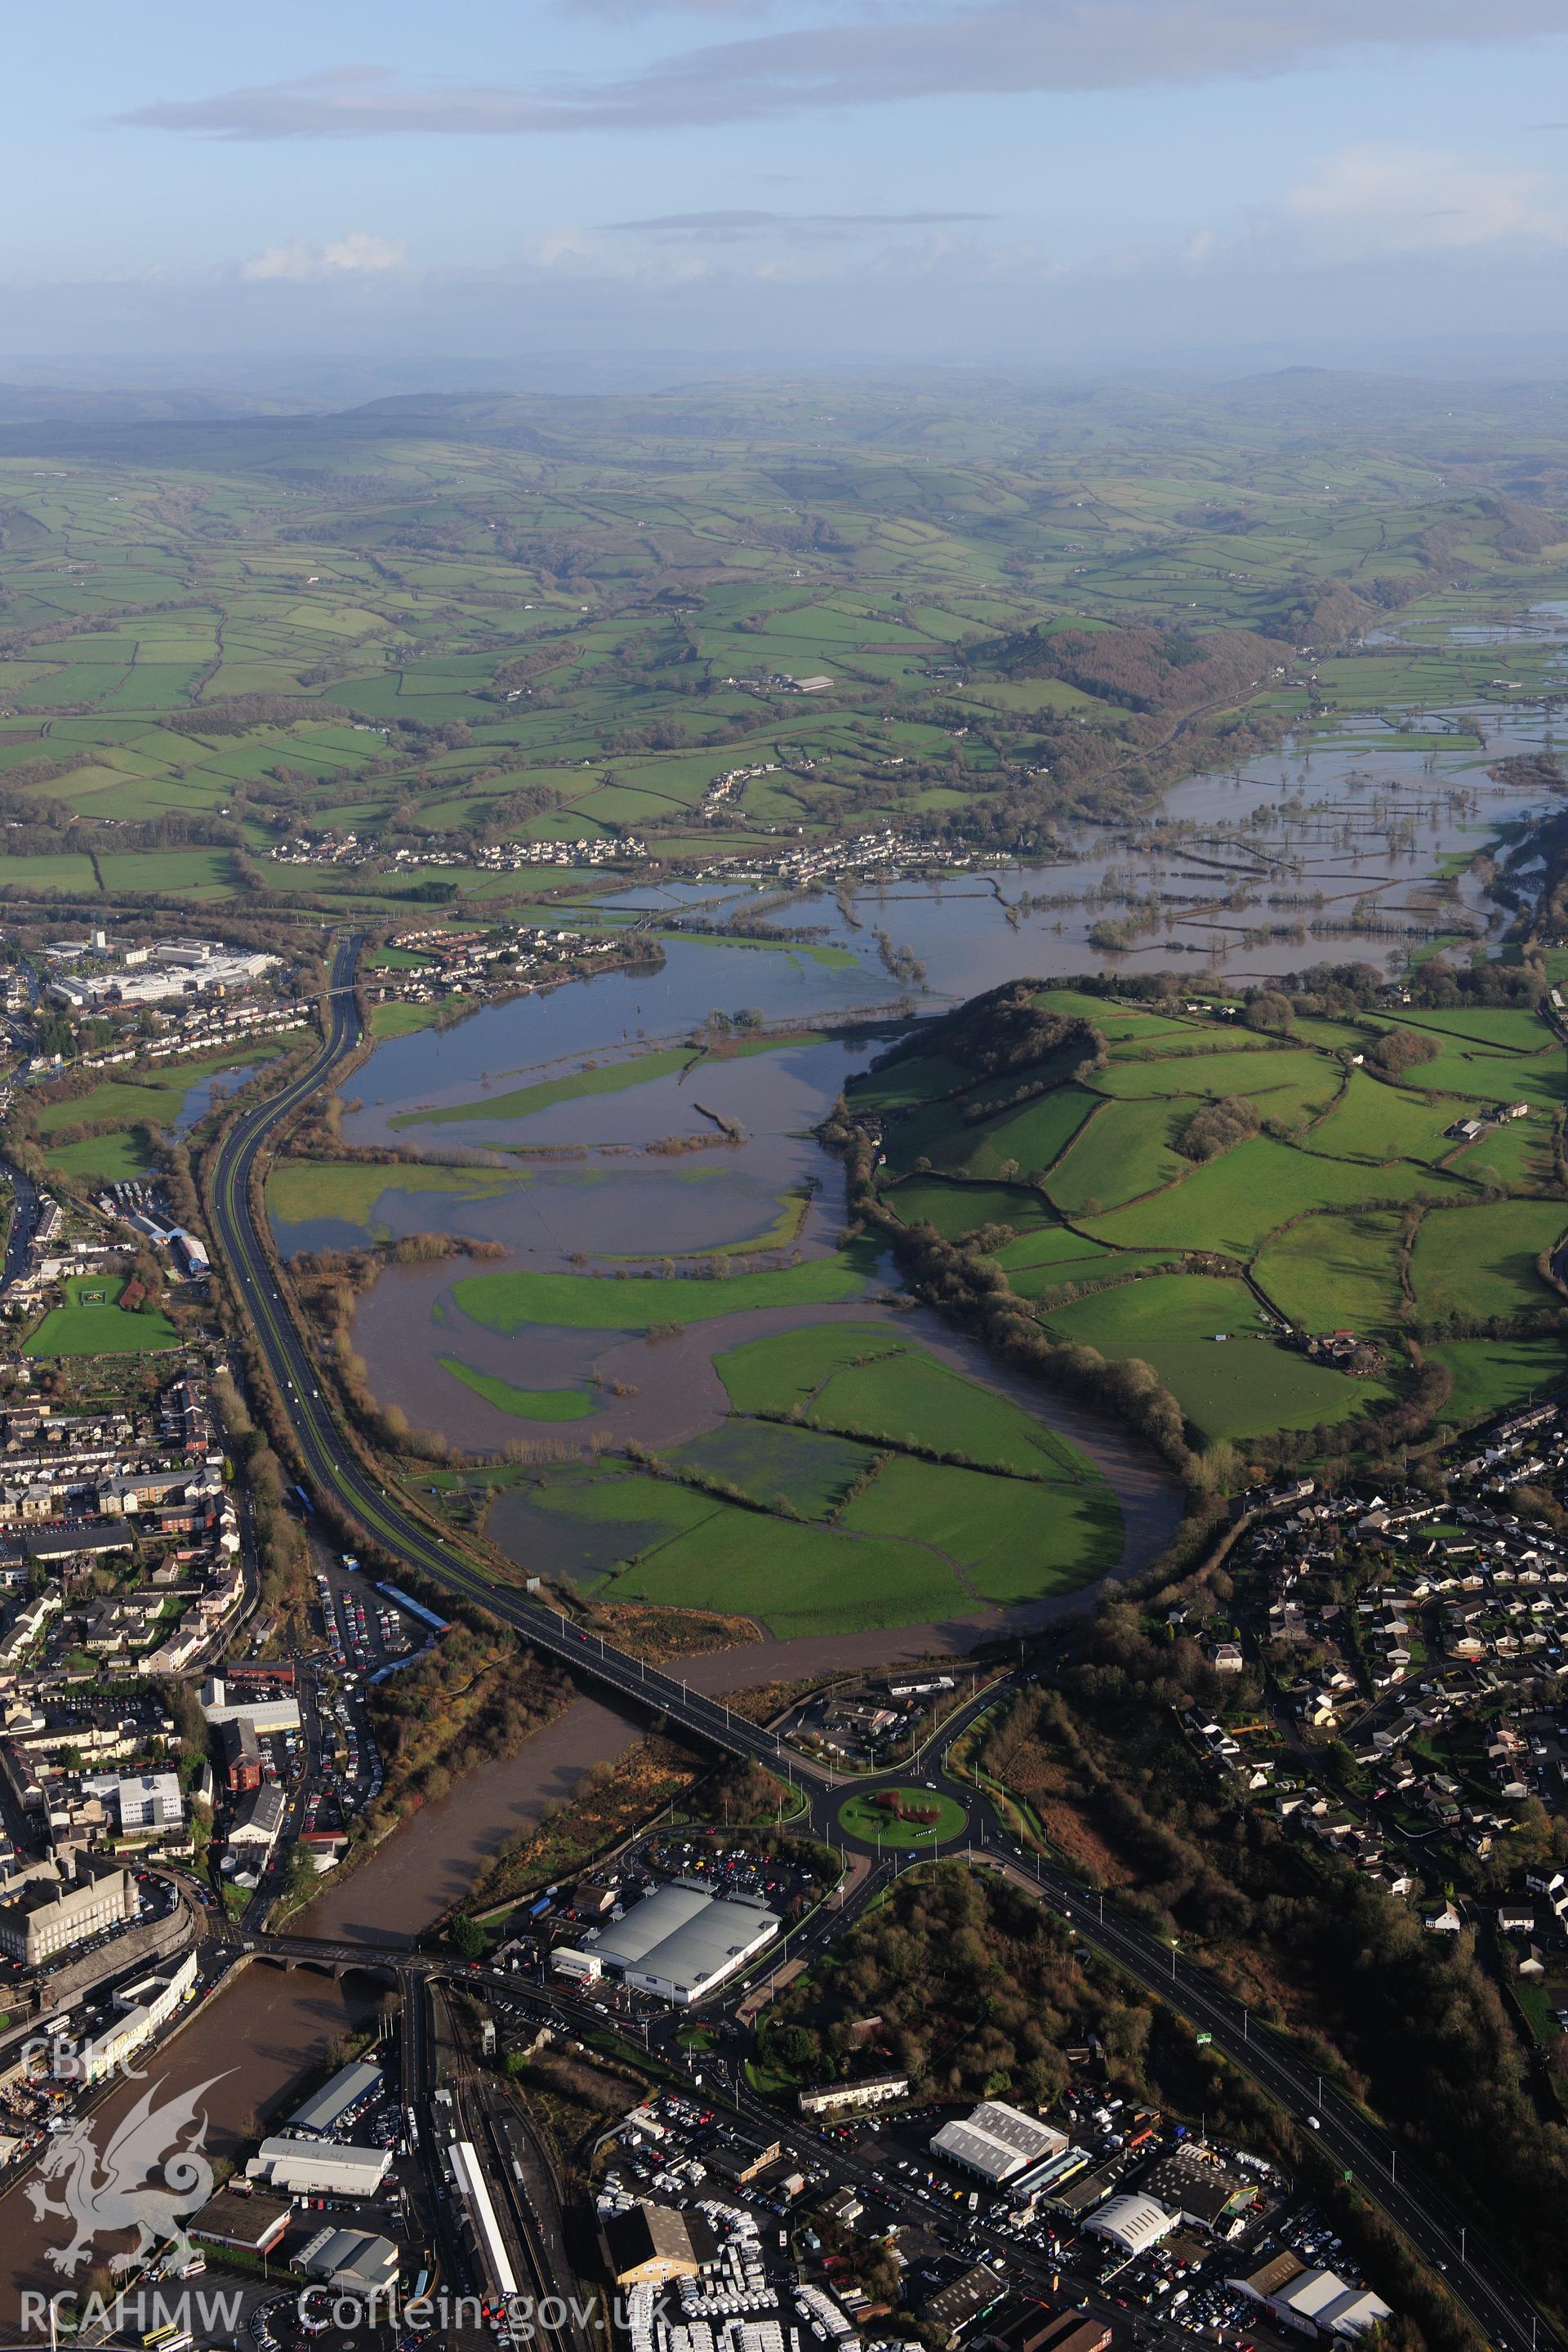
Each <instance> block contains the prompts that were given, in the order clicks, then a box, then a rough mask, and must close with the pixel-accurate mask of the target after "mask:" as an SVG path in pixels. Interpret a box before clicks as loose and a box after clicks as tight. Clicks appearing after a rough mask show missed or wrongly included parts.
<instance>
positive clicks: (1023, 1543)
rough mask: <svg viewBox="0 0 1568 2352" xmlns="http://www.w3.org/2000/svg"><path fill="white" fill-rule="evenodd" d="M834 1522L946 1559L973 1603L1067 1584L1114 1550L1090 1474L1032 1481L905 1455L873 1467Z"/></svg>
mask: <svg viewBox="0 0 1568 2352" xmlns="http://www.w3.org/2000/svg"><path fill="white" fill-rule="evenodd" d="M838 1525H839V1526H840V1527H841V1528H844V1529H845V1530H846V1532H847V1533H850V1534H854V1535H859V1536H870V1537H876V1536H882V1537H898V1538H902V1539H903V1540H904V1541H906V1542H909V1543H918V1544H919V1545H921V1547H922V1548H923V1549H929V1550H931V1551H934V1552H935V1553H936V1554H937V1555H938V1556H939V1557H940V1558H942V1559H947V1560H950V1561H951V1562H952V1564H953V1566H954V1568H955V1569H956V1570H958V1571H959V1574H960V1576H961V1578H962V1580H963V1584H964V1587H965V1589H966V1590H968V1591H972V1592H973V1593H974V1594H975V1595H976V1597H977V1598H978V1599H979V1600H981V1601H997V1602H1002V1603H1011V1602H1015V1601H1037V1600H1038V1599H1040V1597H1041V1596H1042V1595H1043V1594H1047V1593H1050V1592H1058V1591H1060V1592H1070V1591H1076V1590H1077V1588H1078V1587H1079V1585H1080V1584H1082V1583H1083V1582H1085V1580H1087V1579H1088V1578H1089V1577H1091V1576H1097V1575H1103V1574H1104V1573H1105V1572H1106V1571H1107V1570H1110V1569H1111V1568H1114V1566H1115V1565H1116V1562H1117V1559H1118V1558H1119V1557H1120V1555H1121V1511H1120V1509H1119V1508H1118V1506H1117V1503H1116V1498H1115V1496H1113V1495H1112V1494H1111V1492H1110V1488H1109V1486H1105V1485H1104V1484H1103V1482H1101V1481H1100V1480H1098V1479H1097V1480H1093V1481H1088V1480H1086V1481H1085V1482H1084V1483H1083V1484H1082V1485H1079V1486H1075V1485H1072V1484H1070V1483H1068V1482H1067V1481H1065V1480H1058V1481H1053V1482H1052V1483H1050V1484H1048V1485H1045V1486H1034V1485H1032V1484H1030V1483H1029V1482H1028V1481H1026V1480H1025V1479H1022V1478H1012V1477H1006V1476H998V1475H996V1474H995V1473H994V1472H988V1471H984V1470H959V1469H954V1468H952V1467H951V1466H950V1465H948V1464H947V1463H943V1462H921V1461H918V1460H914V1459H911V1458H909V1457H905V1458H903V1459H900V1460H899V1461H896V1462H890V1463H889V1465H887V1467H886V1468H885V1469H884V1470H882V1471H881V1472H879V1475H878V1476H877V1477H876V1478H875V1479H874V1480H873V1481H872V1483H871V1485H870V1486H869V1487H868V1489H867V1491H866V1492H865V1493H864V1494H863V1495H860V1496H857V1497H856V1499H855V1501H854V1502H852V1503H851V1504H850V1505H849V1506H848V1507H847V1510H845V1511H844V1512H843V1513H842V1515H841V1516H840V1517H839V1520H838Z"/></svg>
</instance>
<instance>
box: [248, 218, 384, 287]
mask: <svg viewBox="0 0 1568 2352" xmlns="http://www.w3.org/2000/svg"><path fill="white" fill-rule="evenodd" d="M407 258H408V247H407V245H406V243H405V240H404V239H403V238H402V237H400V236H371V235H370V233H369V231H368V230H367V229H363V228H351V229H349V230H347V231H345V233H344V234H343V236H340V237H333V238H330V239H329V240H328V241H327V243H326V244H324V245H319V244H317V243H316V242H315V240H314V239H313V238H311V237H308V236H292V237H290V238H289V241H288V243H287V244H286V245H269V246H268V247H267V249H266V251H265V252H264V253H255V254H252V256H251V257H250V259H249V260H248V261H247V262H244V263H242V265H241V267H240V272H239V274H240V276H241V277H242V278H248V279H250V280H251V281H252V282H253V283H254V282H255V281H257V280H258V279H262V278H289V279H290V280H291V281H292V282H293V283H295V284H296V285H298V284H300V283H302V282H309V281H310V280H312V279H321V278H350V277H377V276H380V275H382V274H383V273H384V271H386V270H389V269H401V268H403V265H404V263H405V261H406V260H407Z"/></svg>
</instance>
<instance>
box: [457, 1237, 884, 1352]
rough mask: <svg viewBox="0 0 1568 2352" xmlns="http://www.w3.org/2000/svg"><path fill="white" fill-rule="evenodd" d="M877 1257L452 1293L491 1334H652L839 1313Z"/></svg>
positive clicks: (862, 1252) (467, 1287) (464, 1284)
mask: <svg viewBox="0 0 1568 2352" xmlns="http://www.w3.org/2000/svg"><path fill="white" fill-rule="evenodd" d="M874 1265H875V1258H874V1254H873V1253H872V1252H871V1251H870V1250H868V1248H866V1247H864V1246H861V1245H857V1244H851V1246H850V1247H849V1248H847V1249H844V1250H839V1251H838V1252H837V1254H836V1255H834V1256H832V1257H824V1258H811V1259H808V1260H807V1261H806V1262H805V1264H804V1265H792V1266H785V1267H783V1268H781V1269H780V1270H779V1271H777V1272H770V1273H763V1274H732V1275H730V1276H722V1277H715V1278H712V1279H706V1280H700V1279H698V1278H696V1277H695V1276H688V1277H685V1278H681V1277H679V1276H678V1277H676V1278H674V1279H672V1280H670V1281H668V1282H666V1281H662V1280H659V1279H658V1278H657V1277H653V1276H643V1275H627V1276H624V1277H617V1276H596V1275H588V1274H531V1273H529V1272H528V1271H527V1269H526V1268H521V1269H518V1270H516V1271H510V1272H508V1273H505V1274H473V1275H468V1276H465V1278H464V1279H463V1280H462V1281H460V1282H457V1283H454V1284H453V1286H452V1295H453V1297H454V1298H455V1299H456V1300H457V1302H458V1306H459V1307H461V1308H462V1310H463V1312H464V1314H465V1315H468V1316H471V1317H472V1318H473V1320H474V1321H475V1322H476V1323H482V1324H483V1325H484V1327H485V1328H486V1329H487V1330H489V1331H500V1332H501V1333H503V1334H506V1335H508V1336H510V1334H511V1333H512V1332H514V1331H521V1329H522V1328H523V1326H524V1325H525V1324H529V1323H559V1324H566V1325H570V1326H571V1327H572V1328H574V1329H576V1330H582V1331H645V1330H647V1328H648V1326H649V1325H650V1324H658V1323H699V1322H704V1321H706V1320H707V1319H708V1318H710V1317H711V1316H717V1315H744V1314H748V1313H750V1311H751V1310H752V1308H753V1307H821V1306H837V1305H839V1304H842V1303H847V1301H848V1300H850V1299H853V1298H858V1297H859V1296H860V1294H861V1292H862V1291H863V1290H864V1289H865V1287H866V1285H867V1282H868V1278H869V1276H870V1275H871V1273H872V1272H873V1270H874Z"/></svg>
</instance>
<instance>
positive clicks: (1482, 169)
mask: <svg viewBox="0 0 1568 2352" xmlns="http://www.w3.org/2000/svg"><path fill="white" fill-rule="evenodd" d="M1285 212H1286V214H1287V215H1288V216H1289V219H1290V220H1291V221H1292V222H1294V223H1295V224H1296V225H1297V226H1298V227H1299V228H1300V231H1301V232H1302V235H1303V237H1304V239H1305V241H1306V243H1307V244H1308V245H1309V246H1310V247H1312V248H1314V249H1318V250H1321V251H1323V252H1325V254H1326V256H1327V257H1330V258H1332V259H1334V260H1345V259H1354V258H1359V257H1373V256H1378V255H1388V254H1402V253H1467V252H1474V251H1476V250H1477V249H1478V248H1479V247H1485V246H1495V245H1511V246H1536V247H1539V246H1542V245H1549V246H1552V245H1555V246H1561V245H1568V198H1565V196H1564V192H1563V187H1562V185H1561V184H1560V183H1559V182H1558V181H1557V180H1556V179H1555V178H1554V177H1553V176H1552V173H1549V172H1539V171H1531V170H1528V169H1521V168H1520V167H1518V166H1516V165H1514V164H1510V163H1493V162H1489V161H1488V160H1487V159H1486V158H1484V157H1479V156H1474V155H1460V154H1456V153H1453V152H1447V151H1445V150H1442V149H1439V148H1432V147H1415V146H1396V145H1387V146H1378V145H1368V146H1360V147H1347V148H1344V149H1342V151H1341V152H1340V153H1338V154H1336V155H1330V156H1327V157H1325V158H1324V160H1323V162H1322V163H1320V164H1319V165H1318V167H1317V170H1316V171H1315V173H1313V175H1312V177H1311V178H1310V180H1306V181H1303V182H1302V183H1301V184H1300V186H1299V187H1295V188H1292V189H1291V190H1290V191H1289V194H1288V195H1287V196H1286V198H1285Z"/></svg>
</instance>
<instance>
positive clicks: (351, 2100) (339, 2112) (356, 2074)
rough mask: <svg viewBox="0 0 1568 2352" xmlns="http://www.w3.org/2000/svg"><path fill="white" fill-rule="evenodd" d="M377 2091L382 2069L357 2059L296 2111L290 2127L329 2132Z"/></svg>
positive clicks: (338, 2072)
mask: <svg viewBox="0 0 1568 2352" xmlns="http://www.w3.org/2000/svg"><path fill="white" fill-rule="evenodd" d="M380 2088H381V2068H380V2067H379V2066H373V2065H372V2064H371V2063H370V2061H369V2059H368V2058H356V2059H355V2060H354V2061H353V2063H352V2064H350V2065H347V2066H340V2067H339V2069H338V2071H337V2073H336V2074H334V2075H333V2076H332V2079H331V2082H330V2083H325V2084H322V2086H321V2089H320V2090H319V2091H317V2092H316V2093H315V2094H314V2095H312V2096H311V2097H310V2098H308V2099H307V2100H306V2101H305V2104H304V2105H303V2106H302V2107H296V2108H295V2110H294V2112H293V2114H292V2115H291V2116H289V2125H290V2126H291V2127H292V2128H293V2129H294V2130H295V2131H307V2132H330V2131H331V2129H332V2127H333V2126H334V2125H335V2124H336V2123H337V2122H338V2121H339V2119H340V2117H342V2116H346V2115H347V2113H348V2111H349V2109H350V2108H351V2107H357V2106H359V2105H361V2103H362V2102H363V2100H365V2099H368V2098H369V2097H370V2095H371V2094H372V2092H373V2091H378V2090H379V2089H380Z"/></svg>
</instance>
